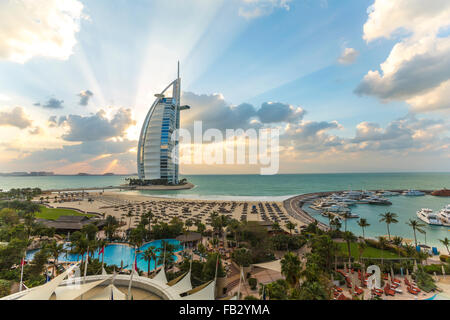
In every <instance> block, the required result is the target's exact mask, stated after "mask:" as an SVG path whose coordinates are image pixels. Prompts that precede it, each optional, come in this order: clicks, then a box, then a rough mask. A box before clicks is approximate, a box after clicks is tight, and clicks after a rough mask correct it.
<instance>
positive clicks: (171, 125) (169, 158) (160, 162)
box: [137, 63, 190, 184]
mask: <svg viewBox="0 0 450 320" xmlns="http://www.w3.org/2000/svg"><path fill="white" fill-rule="evenodd" d="M180 87H181V79H180V66H179V63H178V76H177V79H175V80H174V81H172V82H171V83H170V84H169V85H168V86H167V87H166V88H165V89H164V90H163V91H162V92H161V93H159V94H155V96H156V99H155V101H154V102H153V104H152V106H151V107H150V109H149V111H148V113H147V116H146V117H145V120H144V124H143V125H142V129H141V133H140V135H139V144H138V153H137V170H138V176H139V179H141V180H143V181H146V182H150V184H178V136H177V135H178V134H177V131H176V130H177V129H179V128H180V111H181V110H185V109H189V108H190V107H189V106H181V105H180V96H181V94H180ZM170 88H172V90H171V91H172V92H171V94H170ZM170 95H171V96H170ZM174 132H175V134H174ZM172 135H173V136H172Z"/></svg>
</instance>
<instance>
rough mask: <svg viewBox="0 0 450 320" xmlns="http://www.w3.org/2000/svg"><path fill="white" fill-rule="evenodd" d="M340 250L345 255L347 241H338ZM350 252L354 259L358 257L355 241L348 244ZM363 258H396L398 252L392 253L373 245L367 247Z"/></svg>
mask: <svg viewBox="0 0 450 320" xmlns="http://www.w3.org/2000/svg"><path fill="white" fill-rule="evenodd" d="M338 246H339V249H340V251H341V252H342V253H343V254H344V255H345V256H348V255H347V252H348V249H347V243H338ZM350 252H351V254H352V256H353V257H354V258H355V259H358V258H359V251H358V245H357V244H356V243H351V244H350ZM362 257H363V258H386V259H396V258H398V254H395V253H392V252H390V251H387V250H381V249H377V248H373V247H367V248H366V249H365V250H364V252H363V254H362Z"/></svg>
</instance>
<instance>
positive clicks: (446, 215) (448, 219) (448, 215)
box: [437, 204, 450, 226]
mask: <svg viewBox="0 0 450 320" xmlns="http://www.w3.org/2000/svg"><path fill="white" fill-rule="evenodd" d="M437 217H438V219H439V220H440V221H441V223H442V224H443V225H444V226H450V204H448V205H447V206H446V207H445V208H444V209H441V210H439V212H438V213H437Z"/></svg>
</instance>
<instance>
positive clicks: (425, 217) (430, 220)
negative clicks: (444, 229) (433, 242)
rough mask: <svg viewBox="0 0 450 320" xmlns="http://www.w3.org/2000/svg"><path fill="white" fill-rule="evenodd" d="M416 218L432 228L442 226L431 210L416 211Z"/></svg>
mask: <svg viewBox="0 0 450 320" xmlns="http://www.w3.org/2000/svg"><path fill="white" fill-rule="evenodd" d="M417 217H418V218H419V219H420V220H422V221H423V222H425V223H427V224H430V225H434V226H441V225H442V222H441V221H440V220H439V218H438V216H437V214H435V213H434V212H433V210H431V209H428V208H422V209H420V210H419V211H417Z"/></svg>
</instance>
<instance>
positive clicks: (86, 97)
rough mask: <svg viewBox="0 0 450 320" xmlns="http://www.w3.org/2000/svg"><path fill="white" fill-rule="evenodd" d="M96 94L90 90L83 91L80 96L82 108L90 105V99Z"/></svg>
mask: <svg viewBox="0 0 450 320" xmlns="http://www.w3.org/2000/svg"><path fill="white" fill-rule="evenodd" d="M93 95H94V94H93V93H92V92H91V91H89V90H83V91H81V92H80V93H79V94H78V96H79V97H80V102H79V105H80V106H87V105H88V104H89V99H90V98H91V97H92V96H93Z"/></svg>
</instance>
